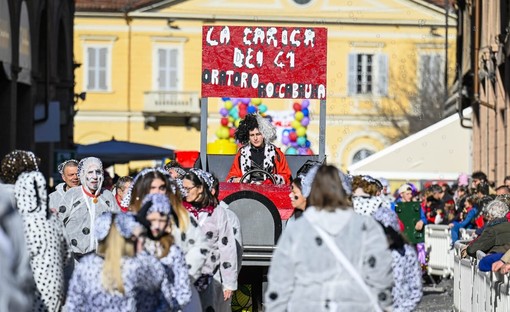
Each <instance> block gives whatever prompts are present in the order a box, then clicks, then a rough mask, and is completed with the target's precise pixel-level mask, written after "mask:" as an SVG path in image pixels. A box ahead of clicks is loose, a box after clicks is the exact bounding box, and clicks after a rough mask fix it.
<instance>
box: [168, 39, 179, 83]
mask: <svg viewBox="0 0 510 312" xmlns="http://www.w3.org/2000/svg"><path fill="white" fill-rule="evenodd" d="M169 54H170V57H169V59H170V60H169V68H168V69H169V82H170V84H169V87H170V89H171V90H176V89H177V59H178V51H177V49H170V50H169Z"/></svg>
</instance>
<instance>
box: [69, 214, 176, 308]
mask: <svg viewBox="0 0 510 312" xmlns="http://www.w3.org/2000/svg"><path fill="white" fill-rule="evenodd" d="M140 227H141V226H140V224H138V223H137V222H136V221H135V218H134V216H133V215H132V214H130V213H123V214H111V213H109V212H106V213H104V214H102V215H101V216H99V217H98V218H96V221H95V226H94V232H95V237H96V238H97V240H98V247H97V254H95V253H94V254H88V255H86V256H84V257H83V258H82V259H81V261H80V262H79V263H78V264H77V265H76V267H75V270H74V272H73V277H72V278H71V283H70V285H69V291H68V295H67V302H66V309H67V311H78V312H80V311H83V312H90V311H158V310H159V308H160V307H161V306H168V307H170V306H171V304H172V289H171V288H172V286H171V285H170V282H169V277H168V275H167V272H166V271H165V269H164V267H163V265H162V264H161V262H160V261H159V260H158V259H156V258H155V257H153V256H151V255H149V254H147V253H143V252H142V253H139V254H137V253H136V249H137V248H136V246H137V239H136V236H137V234H138V232H139V229H140ZM160 294H161V295H160Z"/></svg>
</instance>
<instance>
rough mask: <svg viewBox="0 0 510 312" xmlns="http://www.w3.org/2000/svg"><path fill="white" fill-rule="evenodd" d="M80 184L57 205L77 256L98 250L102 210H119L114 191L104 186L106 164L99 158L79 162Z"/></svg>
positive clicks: (74, 254)
mask: <svg viewBox="0 0 510 312" xmlns="http://www.w3.org/2000/svg"><path fill="white" fill-rule="evenodd" d="M78 176H79V178H80V181H81V186H80V187H74V188H72V189H70V190H69V191H67V192H66V193H65V195H64V198H63V199H62V201H61V203H60V206H59V207H58V218H59V219H60V220H61V221H62V222H63V225H64V235H65V237H66V239H67V242H68V244H70V247H71V250H72V252H73V256H74V258H75V259H76V260H77V261H79V260H80V258H81V257H83V256H84V255H85V254H88V253H92V252H94V251H95V250H96V246H97V241H96V238H95V237H94V221H95V219H96V218H97V217H98V216H100V215H101V214H102V213H103V212H106V211H110V212H120V207H119V206H118V205H117V202H116V200H115V197H114V196H113V194H112V193H111V192H110V191H108V190H106V189H102V188H101V186H102V184H103V180H104V174H103V164H102V163H101V160H99V159H98V158H96V157H88V158H84V159H82V160H81V161H80V163H79V164H78Z"/></svg>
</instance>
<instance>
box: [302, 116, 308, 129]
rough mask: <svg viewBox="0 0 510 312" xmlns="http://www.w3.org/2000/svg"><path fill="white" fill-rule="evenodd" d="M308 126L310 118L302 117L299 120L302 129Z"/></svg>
mask: <svg viewBox="0 0 510 312" xmlns="http://www.w3.org/2000/svg"><path fill="white" fill-rule="evenodd" d="M309 124H310V118H308V117H303V119H301V125H302V126H303V127H306V126H308V125H309Z"/></svg>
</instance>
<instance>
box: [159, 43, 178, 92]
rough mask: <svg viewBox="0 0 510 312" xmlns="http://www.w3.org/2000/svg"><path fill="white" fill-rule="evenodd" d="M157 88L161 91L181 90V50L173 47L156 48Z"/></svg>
mask: <svg viewBox="0 0 510 312" xmlns="http://www.w3.org/2000/svg"><path fill="white" fill-rule="evenodd" d="M155 67H156V68H155V73H156V77H155V79H156V81H155V83H154V85H155V87H156V88H157V90H159V91H175V90H178V89H179V70H178V69H179V49H178V48H171V47H164V48H163V47H158V48H156V64H155Z"/></svg>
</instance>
